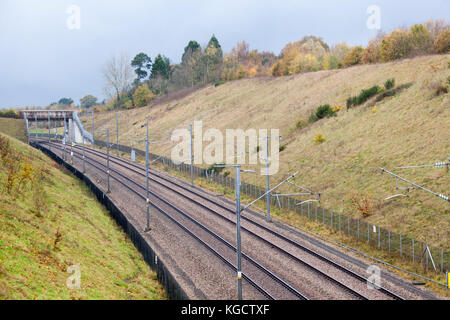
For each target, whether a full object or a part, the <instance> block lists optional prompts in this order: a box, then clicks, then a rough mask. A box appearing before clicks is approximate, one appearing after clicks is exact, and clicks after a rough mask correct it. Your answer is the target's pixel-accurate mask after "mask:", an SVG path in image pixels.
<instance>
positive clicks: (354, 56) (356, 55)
mask: <svg viewBox="0 0 450 320" xmlns="http://www.w3.org/2000/svg"><path fill="white" fill-rule="evenodd" d="M363 52H364V49H363V48H362V47H361V46H358V47H355V48H353V49H352V50H351V51H349V52H348V53H347V54H346V55H345V58H344V67H350V66H354V65H357V64H360V63H361V58H362V54H363Z"/></svg>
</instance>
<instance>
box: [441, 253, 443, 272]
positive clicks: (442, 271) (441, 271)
mask: <svg viewBox="0 0 450 320" xmlns="http://www.w3.org/2000/svg"><path fill="white" fill-rule="evenodd" d="M441 272H442V273H443V272H444V249H443V248H441Z"/></svg>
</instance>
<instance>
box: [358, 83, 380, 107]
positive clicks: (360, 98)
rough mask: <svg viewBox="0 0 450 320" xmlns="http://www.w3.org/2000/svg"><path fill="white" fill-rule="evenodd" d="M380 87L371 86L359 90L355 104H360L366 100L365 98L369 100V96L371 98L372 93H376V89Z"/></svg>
mask: <svg viewBox="0 0 450 320" xmlns="http://www.w3.org/2000/svg"><path fill="white" fill-rule="evenodd" d="M379 88H380V87H378V86H373V87H372V88H369V89H366V90H361V93H360V94H359V96H358V97H356V105H361V104H363V103H364V102H366V101H367V100H369V99H370V98H372V97H373V96H374V95H376V94H377V93H378V89H379Z"/></svg>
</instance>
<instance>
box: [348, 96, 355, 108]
mask: <svg viewBox="0 0 450 320" xmlns="http://www.w3.org/2000/svg"><path fill="white" fill-rule="evenodd" d="M356 100H357V99H356V97H350V98H348V99H347V110H348V109H350V108H351V107H353V106H356Z"/></svg>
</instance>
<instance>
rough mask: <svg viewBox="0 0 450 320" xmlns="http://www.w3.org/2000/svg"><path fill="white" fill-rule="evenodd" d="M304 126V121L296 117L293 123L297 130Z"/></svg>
mask: <svg viewBox="0 0 450 320" xmlns="http://www.w3.org/2000/svg"><path fill="white" fill-rule="evenodd" d="M304 127H306V122H305V120H303V119H298V120H297V122H296V123H295V128H297V130H301V129H303V128H304Z"/></svg>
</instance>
